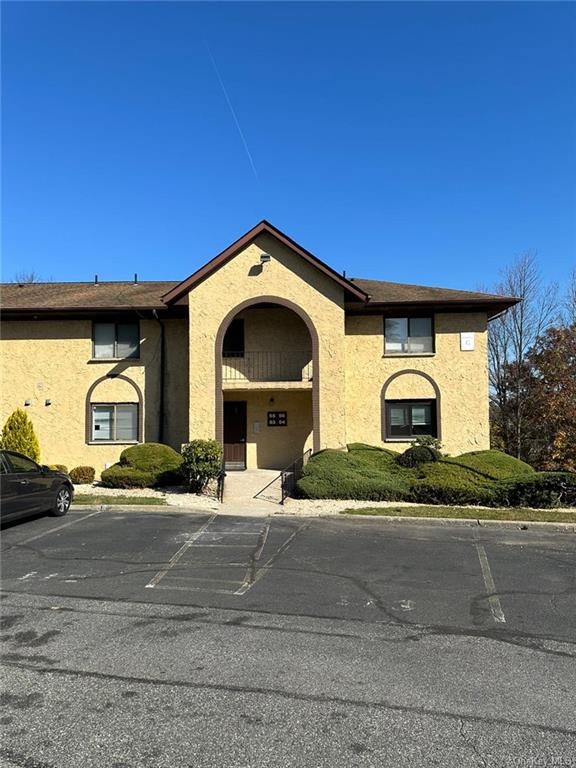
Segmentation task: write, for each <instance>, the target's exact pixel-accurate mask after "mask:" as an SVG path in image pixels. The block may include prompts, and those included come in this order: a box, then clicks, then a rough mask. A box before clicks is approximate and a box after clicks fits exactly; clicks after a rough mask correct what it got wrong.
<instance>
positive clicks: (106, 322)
mask: <svg viewBox="0 0 576 768" xmlns="http://www.w3.org/2000/svg"><path fill="white" fill-rule="evenodd" d="M97 325H113V326H114V355H113V357H97V356H96V326H97ZM119 325H135V326H136V329H137V332H138V349H137V350H136V354H134V355H129V356H128V357H119V356H118V326H119ZM141 343H142V337H141V335H140V320H139V319H136V320H132V319H130V320H92V357H91V358H90V359H91V361H92V362H96V363H106V362H109V361H110V360H140V345H141Z"/></svg>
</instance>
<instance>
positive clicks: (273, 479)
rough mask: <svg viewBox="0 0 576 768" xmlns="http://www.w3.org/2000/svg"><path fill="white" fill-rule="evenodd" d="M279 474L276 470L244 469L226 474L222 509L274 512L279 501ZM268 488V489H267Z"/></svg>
mask: <svg viewBox="0 0 576 768" xmlns="http://www.w3.org/2000/svg"><path fill="white" fill-rule="evenodd" d="M279 474H280V472H279V471H278V470H277V469H246V470H244V471H243V472H227V473H226V481H225V484H224V503H223V506H224V507H230V506H234V509H235V510H237V509H242V508H250V509H252V510H257V509H262V510H264V509H266V510H267V511H269V512H270V513H273V512H274V511H275V507H277V506H279V504H280V500H281V488H280V480H279V479H277V478H278V476H279ZM267 486H268V487H267Z"/></svg>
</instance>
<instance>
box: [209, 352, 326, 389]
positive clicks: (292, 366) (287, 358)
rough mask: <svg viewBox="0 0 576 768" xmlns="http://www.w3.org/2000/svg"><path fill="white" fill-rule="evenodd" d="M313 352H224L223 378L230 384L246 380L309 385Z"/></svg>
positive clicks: (236, 385)
mask: <svg viewBox="0 0 576 768" xmlns="http://www.w3.org/2000/svg"><path fill="white" fill-rule="evenodd" d="M312 373H313V371H312V352H311V351H310V350H308V351H307V350H301V351H289V352H288V351H286V352H284V351H258V352H249V351H246V352H226V353H224V355H223V358H222V382H223V385H224V386H225V387H226V386H229V387H232V388H234V387H238V386H243V385H245V384H248V383H252V384H260V385H262V384H264V383H271V382H276V383H284V382H286V383H288V382H291V383H292V385H293V386H297V385H298V384H300V385H301V386H304V387H308V386H311V383H312Z"/></svg>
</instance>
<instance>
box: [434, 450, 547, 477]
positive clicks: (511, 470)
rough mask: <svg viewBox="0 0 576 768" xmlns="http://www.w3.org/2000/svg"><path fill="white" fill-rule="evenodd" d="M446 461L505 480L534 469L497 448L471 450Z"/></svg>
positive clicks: (531, 471)
mask: <svg viewBox="0 0 576 768" xmlns="http://www.w3.org/2000/svg"><path fill="white" fill-rule="evenodd" d="M446 461H449V462H451V463H453V464H459V465H460V466H464V467H468V468H469V469H473V470H475V471H476V472H479V473H480V474H482V475H484V476H485V477H489V478H491V479H493V480H506V479H507V478H513V477H518V476H519V475H533V474H534V469H532V467H531V466H530V465H529V464H526V462H524V461H520V459H516V458H514V456H508V454H507V453H503V452H502V451H497V450H490V451H471V452H470V453H463V454H462V455H461V456H456V457H455V458H452V459H446Z"/></svg>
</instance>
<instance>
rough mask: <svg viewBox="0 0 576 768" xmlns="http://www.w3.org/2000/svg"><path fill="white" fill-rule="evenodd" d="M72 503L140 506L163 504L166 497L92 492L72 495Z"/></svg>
mask: <svg viewBox="0 0 576 768" xmlns="http://www.w3.org/2000/svg"><path fill="white" fill-rule="evenodd" d="M73 504H89V505H102V504H103V505H105V506H109V505H112V504H132V505H135V504H138V505H139V506H142V507H147V506H151V505H152V504H159V505H161V506H164V505H165V504H166V499H157V498H154V497H153V496H101V495H99V494H95V493H94V494H92V493H78V494H77V495H76V496H75V497H74V501H73Z"/></svg>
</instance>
